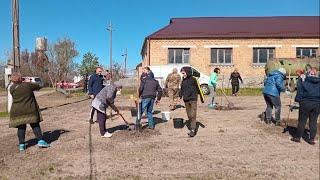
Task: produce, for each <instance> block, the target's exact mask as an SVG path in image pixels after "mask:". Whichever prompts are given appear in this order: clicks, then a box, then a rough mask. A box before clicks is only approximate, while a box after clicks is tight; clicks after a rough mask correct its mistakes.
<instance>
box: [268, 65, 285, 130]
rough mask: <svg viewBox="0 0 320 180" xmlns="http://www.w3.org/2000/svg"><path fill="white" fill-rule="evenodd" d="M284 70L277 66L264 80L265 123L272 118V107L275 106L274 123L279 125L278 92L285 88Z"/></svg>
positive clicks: (279, 103) (269, 121)
mask: <svg viewBox="0 0 320 180" xmlns="http://www.w3.org/2000/svg"><path fill="white" fill-rule="evenodd" d="M285 75H286V70H285V69H284V68H279V70H275V71H272V72H270V73H269V74H268V75H267V79H266V80H265V81H264V88H263V96H264V99H265V102H266V104H267V108H266V123H267V124H270V123H271V119H272V109H273V107H275V121H276V123H275V125H277V126H279V125H280V120H281V118H280V114H281V100H280V93H281V92H284V91H285V90H286V88H285V86H284V78H285Z"/></svg>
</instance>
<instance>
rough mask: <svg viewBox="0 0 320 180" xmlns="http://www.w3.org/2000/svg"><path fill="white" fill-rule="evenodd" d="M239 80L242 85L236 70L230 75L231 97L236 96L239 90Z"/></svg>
mask: <svg viewBox="0 0 320 180" xmlns="http://www.w3.org/2000/svg"><path fill="white" fill-rule="evenodd" d="M239 80H240V81H241V83H242V84H243V81H242V78H241V76H240V73H239V72H238V69H237V68H236V69H234V71H233V72H232V73H231V75H230V78H229V81H231V86H232V95H233V96H237V93H238V91H239V89H240V86H239V84H240V83H239Z"/></svg>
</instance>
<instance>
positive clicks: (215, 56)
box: [211, 48, 232, 64]
mask: <svg viewBox="0 0 320 180" xmlns="http://www.w3.org/2000/svg"><path fill="white" fill-rule="evenodd" d="M211 63H212V64H232V48H212V49H211Z"/></svg>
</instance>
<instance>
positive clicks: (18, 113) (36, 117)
mask: <svg viewBox="0 0 320 180" xmlns="http://www.w3.org/2000/svg"><path fill="white" fill-rule="evenodd" d="M11 82H12V83H13V84H12V85H11V87H10V89H9V90H10V94H11V95H12V106H11V109H10V121H9V127H10V128H17V129H18V133H17V134H18V139H19V150H20V152H23V151H24V150H25V149H26V144H25V134H26V128H27V124H30V126H31V128H32V130H33V133H34V134H35V136H36V138H37V139H38V146H39V147H44V148H47V147H49V146H50V145H49V144H48V143H47V142H46V141H44V139H43V136H42V132H41V128H40V124H39V123H40V121H42V117H41V114H40V109H39V106H38V103H37V101H36V98H35V96H34V93H33V91H34V90H39V89H40V86H39V85H38V84H34V83H30V80H28V79H26V80H25V81H24V82H23V81H22V76H21V74H20V73H13V74H12V75H11Z"/></svg>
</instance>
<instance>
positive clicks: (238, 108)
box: [214, 106, 245, 111]
mask: <svg viewBox="0 0 320 180" xmlns="http://www.w3.org/2000/svg"><path fill="white" fill-rule="evenodd" d="M214 109H216V110H219V111H232V110H245V108H243V107H228V106H217V107H215V108H214Z"/></svg>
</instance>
